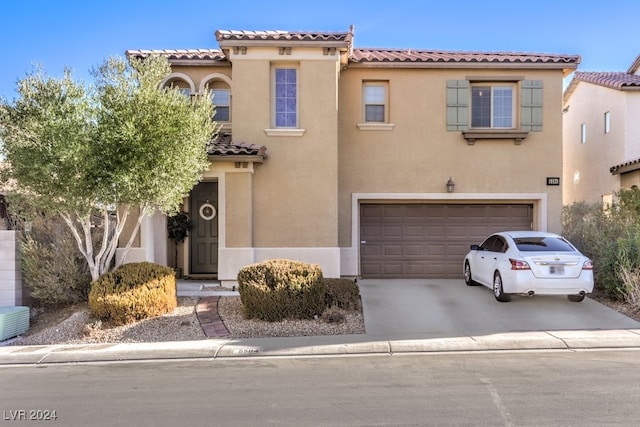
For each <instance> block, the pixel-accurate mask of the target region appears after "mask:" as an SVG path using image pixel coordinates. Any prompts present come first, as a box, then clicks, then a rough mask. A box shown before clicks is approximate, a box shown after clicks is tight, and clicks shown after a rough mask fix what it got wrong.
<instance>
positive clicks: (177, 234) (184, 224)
mask: <svg viewBox="0 0 640 427" xmlns="http://www.w3.org/2000/svg"><path fill="white" fill-rule="evenodd" d="M192 228H193V224H192V222H191V218H189V214H188V213H186V212H183V211H180V212H178V213H177V214H175V215H172V216H170V217H168V218H167V236H168V237H169V238H170V239H171V240H173V241H174V242H175V243H182V242H184V240H185V239H186V238H187V235H188V234H189V230H191V229H192Z"/></svg>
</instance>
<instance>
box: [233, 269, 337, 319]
mask: <svg viewBox="0 0 640 427" xmlns="http://www.w3.org/2000/svg"><path fill="white" fill-rule="evenodd" d="M238 285H239V286H238V291H239V293H240V299H241V301H242V306H243V309H244V316H245V318H247V319H254V318H256V319H260V320H265V321H269V322H276V321H281V320H283V319H285V318H296V319H313V318H314V316H319V315H320V314H321V313H322V312H323V311H324V307H325V300H324V298H325V285H324V281H323V280H322V270H321V269H320V267H319V266H318V265H316V264H306V263H303V262H299V261H291V260H286V259H277V260H269V261H265V262H262V263H258V264H252V265H248V266H246V267H244V268H242V269H241V270H240V272H238Z"/></svg>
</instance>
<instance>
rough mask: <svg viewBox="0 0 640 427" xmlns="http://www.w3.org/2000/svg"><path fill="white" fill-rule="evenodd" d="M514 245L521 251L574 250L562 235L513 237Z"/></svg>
mask: <svg viewBox="0 0 640 427" xmlns="http://www.w3.org/2000/svg"><path fill="white" fill-rule="evenodd" d="M513 240H514V241H515V242H516V247H517V248H518V250H519V251H522V252H550V251H552V252H574V251H575V248H574V247H573V246H571V243H569V242H567V241H566V240H565V239H563V238H562V237H538V236H532V237H519V238H517V239H513Z"/></svg>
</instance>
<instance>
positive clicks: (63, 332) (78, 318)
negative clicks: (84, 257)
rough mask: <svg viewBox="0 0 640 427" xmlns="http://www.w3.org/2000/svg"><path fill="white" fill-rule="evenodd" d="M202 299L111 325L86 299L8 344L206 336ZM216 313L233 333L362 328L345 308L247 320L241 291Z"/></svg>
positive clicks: (36, 322) (358, 316) (44, 316)
mask: <svg viewBox="0 0 640 427" xmlns="http://www.w3.org/2000/svg"><path fill="white" fill-rule="evenodd" d="M197 301H198V298H194V297H179V298H178V307H177V308H176V309H175V310H174V311H173V312H171V313H169V314H165V315H163V316H158V317H155V318H152V319H146V320H141V321H138V322H134V323H131V324H128V325H122V326H110V325H107V324H104V323H102V322H100V321H96V320H95V319H92V318H91V316H90V313H89V308H88V307H87V305H86V304H77V305H75V306H72V307H67V308H65V309H64V310H59V311H58V312H57V313H56V312H52V313H39V314H38V315H37V316H36V317H35V318H34V319H33V324H32V327H31V328H30V329H29V331H28V332H27V333H26V334H25V335H23V336H22V337H19V338H18V339H15V340H13V341H11V343H10V344H9V345H52V344H94V343H134V342H165V341H192V340H203V339H207V337H206V336H205V334H204V332H203V331H202V327H201V326H200V322H199V321H198V318H197V316H196V312H195V307H196V304H197ZM218 313H219V314H220V317H221V318H222V320H223V321H224V323H225V325H226V326H227V329H228V330H229V332H230V338H258V337H292V336H315V335H341V334H362V333H364V317H363V316H362V313H361V312H360V311H353V312H345V313H344V321H342V322H335V323H334V322H326V321H324V320H322V319H321V318H319V319H315V320H284V321H282V322H264V321H259V320H247V319H244V317H243V315H242V303H241V301H240V297H239V296H231V297H221V298H220V301H219V302H218Z"/></svg>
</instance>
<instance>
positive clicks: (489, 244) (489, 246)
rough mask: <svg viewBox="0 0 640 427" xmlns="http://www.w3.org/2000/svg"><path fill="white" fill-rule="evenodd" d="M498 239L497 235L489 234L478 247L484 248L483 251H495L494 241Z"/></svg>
mask: <svg viewBox="0 0 640 427" xmlns="http://www.w3.org/2000/svg"><path fill="white" fill-rule="evenodd" d="M497 240H498V237H497V236H489V237H488V238H487V240H485V241H484V242H482V245H480V247H481V248H482V249H484V250H485V251H491V252H495V251H496V250H495V246H496V241H497Z"/></svg>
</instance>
